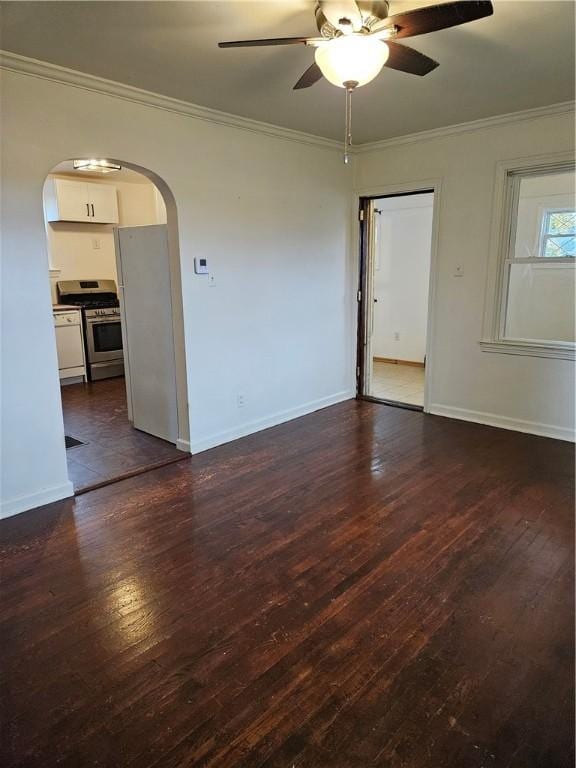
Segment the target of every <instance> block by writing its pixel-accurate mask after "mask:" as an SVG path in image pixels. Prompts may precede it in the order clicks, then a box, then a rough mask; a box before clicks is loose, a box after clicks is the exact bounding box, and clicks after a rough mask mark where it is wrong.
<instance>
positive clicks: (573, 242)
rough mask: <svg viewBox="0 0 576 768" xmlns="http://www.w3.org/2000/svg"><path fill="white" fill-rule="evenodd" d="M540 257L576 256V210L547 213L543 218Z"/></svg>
mask: <svg viewBox="0 0 576 768" xmlns="http://www.w3.org/2000/svg"><path fill="white" fill-rule="evenodd" d="M543 219H544V221H543V226H542V237H541V240H540V256H544V257H546V258H562V257H567V256H568V257H571V258H574V257H575V256H576V210H574V209H573V208H572V209H564V210H559V211H546V212H545V214H544V217H543Z"/></svg>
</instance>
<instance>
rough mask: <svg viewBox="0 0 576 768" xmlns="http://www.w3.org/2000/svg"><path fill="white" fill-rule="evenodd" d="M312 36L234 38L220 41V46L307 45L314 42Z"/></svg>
mask: <svg viewBox="0 0 576 768" xmlns="http://www.w3.org/2000/svg"><path fill="white" fill-rule="evenodd" d="M314 39H315V38H312V37H270V38H264V39H263V40H233V41H231V42H228V43H218V48H257V47H260V46H263V45H306V43H308V41H310V42H312V41H313V40H314Z"/></svg>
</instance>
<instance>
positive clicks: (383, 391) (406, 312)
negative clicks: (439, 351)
mask: <svg viewBox="0 0 576 768" xmlns="http://www.w3.org/2000/svg"><path fill="white" fill-rule="evenodd" d="M433 207H434V192H433V190H422V191H420V190H418V191H415V192H403V193H399V194H396V195H394V194H391V195H385V196H379V197H373V198H361V199H360V235H361V241H360V246H361V260H360V285H359V295H358V298H359V316H358V321H359V322H358V329H359V333H358V371H357V372H358V396H359V397H364V398H368V399H370V400H377V401H379V402H383V403H387V404H389V405H397V406H403V407H406V408H412V409H416V410H422V409H423V407H424V391H425V374H426V362H427V348H428V339H427V333H428V332H427V328H428V313H429V306H428V304H429V302H428V293H429V283H430V263H431V252H432V224H433Z"/></svg>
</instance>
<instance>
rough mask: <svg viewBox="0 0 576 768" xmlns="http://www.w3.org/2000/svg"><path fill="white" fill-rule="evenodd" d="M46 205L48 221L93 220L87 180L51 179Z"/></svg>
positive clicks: (47, 190) (47, 189)
mask: <svg viewBox="0 0 576 768" xmlns="http://www.w3.org/2000/svg"><path fill="white" fill-rule="evenodd" d="M45 205H46V220H47V221H83V222H87V221H93V219H92V216H91V210H90V206H89V204H88V190H87V184H86V183H85V182H81V181H68V180H67V179H50V181H49V183H48V185H47V188H46V202H45Z"/></svg>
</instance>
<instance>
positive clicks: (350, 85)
mask: <svg viewBox="0 0 576 768" xmlns="http://www.w3.org/2000/svg"><path fill="white" fill-rule="evenodd" d="M357 85H358V83H357V82H356V80H347V81H346V82H345V83H344V88H345V89H346V91H345V94H346V118H345V123H346V127H345V133H344V162H345V163H346V165H348V163H349V162H350V153H349V149H350V147H351V146H352V91H353V90H354V88H356V86H357Z"/></svg>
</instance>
